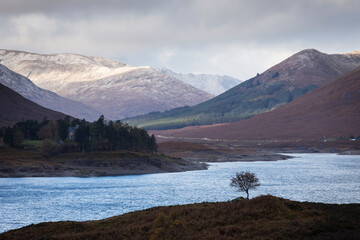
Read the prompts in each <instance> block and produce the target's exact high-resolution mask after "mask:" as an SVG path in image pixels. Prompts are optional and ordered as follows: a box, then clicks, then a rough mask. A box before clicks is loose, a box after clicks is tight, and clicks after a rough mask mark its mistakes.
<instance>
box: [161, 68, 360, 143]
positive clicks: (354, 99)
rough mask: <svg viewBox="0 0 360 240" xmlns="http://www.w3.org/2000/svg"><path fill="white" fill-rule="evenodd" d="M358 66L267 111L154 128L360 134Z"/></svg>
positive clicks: (227, 134) (304, 135) (307, 136)
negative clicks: (216, 121) (220, 120)
mask: <svg viewBox="0 0 360 240" xmlns="http://www.w3.org/2000/svg"><path fill="white" fill-rule="evenodd" d="M359 123H360V68H357V69H356V70H354V71H352V72H350V73H348V74H346V75H344V76H343V77H340V78H338V79H336V80H333V81H331V82H329V83H328V84H326V85H324V86H322V87H320V88H318V89H316V90H314V91H312V92H310V93H308V94H306V95H304V96H302V97H300V98H298V99H296V100H294V101H293V102H291V103H289V104H287V105H284V106H282V107H280V108H278V109H275V110H273V111H271V112H267V113H262V114H259V115H256V116H254V117H252V118H250V119H246V120H241V121H238V122H234V123H228V124H222V125H221V124H219V125H209V126H197V127H186V128H183V129H177V130H166V131H157V132H156V133H157V134H160V135H164V136H175V137H195V138H214V139H218V138H219V139H239V140H297V141H308V140H321V139H323V136H325V137H326V138H328V139H330V138H341V137H343V138H349V136H350V135H351V134H352V135H354V136H355V137H357V136H360V124H359Z"/></svg>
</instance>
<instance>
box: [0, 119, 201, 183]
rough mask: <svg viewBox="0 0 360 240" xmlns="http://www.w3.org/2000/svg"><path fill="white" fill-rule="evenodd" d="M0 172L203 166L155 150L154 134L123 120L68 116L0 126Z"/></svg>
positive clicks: (94, 172) (101, 172)
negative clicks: (89, 120) (80, 118)
mask: <svg viewBox="0 0 360 240" xmlns="http://www.w3.org/2000/svg"><path fill="white" fill-rule="evenodd" d="M0 143H1V145H0V177H52V176H59V177H60V176H82V177H86V176H108V175H125V174H143V173H155V172H173V171H186V170H191V169H204V168H205V167H204V166H202V165H200V164H195V163H188V162H186V161H183V160H181V159H178V158H171V157H167V156H165V155H163V154H156V153H155V152H156V151H157V144H156V139H155V137H154V136H153V135H152V136H149V134H148V133H147V132H146V130H144V129H139V128H136V127H131V126H129V125H127V124H123V123H122V122H120V121H116V122H112V121H109V122H106V121H105V120H104V117H103V116H101V117H100V118H99V120H97V121H95V122H93V123H88V122H86V121H85V120H82V121H80V120H78V119H74V120H72V121H71V119H70V117H66V118H65V119H59V120H56V121H49V120H46V119H45V120H43V121H42V122H40V123H39V122H37V121H36V120H27V121H24V122H18V123H16V124H15V125H14V126H13V127H1V128H0Z"/></svg>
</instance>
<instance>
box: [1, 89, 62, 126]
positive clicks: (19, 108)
mask: <svg viewBox="0 0 360 240" xmlns="http://www.w3.org/2000/svg"><path fill="white" fill-rule="evenodd" d="M65 117H66V115H64V114H62V113H59V112H55V111H52V110H50V109H47V108H44V107H42V106H40V105H38V104H36V103H34V102H32V101H30V100H28V99H26V98H24V97H23V96H21V95H20V94H19V93H17V92H15V91H14V90H12V89H10V88H8V87H6V86H4V85H3V84H1V83H0V126H11V125H13V124H15V123H16V122H19V121H24V120H30V119H31V120H38V121H42V120H43V119H44V118H47V119H49V120H56V119H63V118H65Z"/></svg>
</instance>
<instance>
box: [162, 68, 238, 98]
mask: <svg viewBox="0 0 360 240" xmlns="http://www.w3.org/2000/svg"><path fill="white" fill-rule="evenodd" d="M159 71H160V72H161V73H163V74H166V75H169V76H172V77H175V78H177V79H180V80H181V81H183V82H185V83H187V84H190V85H191V86H194V87H196V88H198V89H201V90H203V91H205V92H208V93H210V94H213V95H215V96H217V95H219V94H221V93H223V92H225V91H227V90H229V89H230V88H232V87H235V86H236V85H238V84H239V83H241V81H240V80H239V79H236V78H233V77H230V76H226V75H225V76H224V75H214V74H193V73H187V74H184V73H176V72H173V71H172V70H170V69H167V68H161V69H159Z"/></svg>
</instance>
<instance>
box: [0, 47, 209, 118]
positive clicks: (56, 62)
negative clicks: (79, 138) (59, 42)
mask: <svg viewBox="0 0 360 240" xmlns="http://www.w3.org/2000/svg"><path fill="white" fill-rule="evenodd" d="M0 60H1V63H2V64H4V65H5V66H7V67H8V68H10V69H11V70H13V71H15V72H17V73H20V74H22V75H24V76H28V77H29V78H30V79H31V80H32V81H33V82H34V83H35V84H36V85H37V86H40V87H42V88H45V89H48V90H51V91H54V92H56V93H57V94H59V95H61V96H64V97H67V98H70V99H72V100H76V101H81V102H83V103H84V104H87V105H90V106H92V107H94V108H96V109H97V110H98V111H100V112H101V113H103V114H104V115H105V116H106V117H107V118H111V119H120V118H124V117H130V116H134V115H139V114H144V113H148V112H151V111H163V110H167V109H170V108H174V107H181V106H185V105H195V104H198V103H200V102H203V101H206V100H208V99H210V98H212V97H213V95H210V94H208V93H206V92H204V91H201V90H199V89H196V88H194V87H192V86H190V85H188V84H185V83H183V82H182V81H180V80H178V79H176V78H174V77H170V76H166V75H164V74H161V73H160V72H158V71H156V70H154V69H152V68H150V67H131V66H129V65H126V64H124V63H121V62H119V61H114V60H110V59H106V58H95V57H86V56H82V55H76V54H53V55H42V54H35V53H27V52H19V51H8V50H0Z"/></svg>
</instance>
